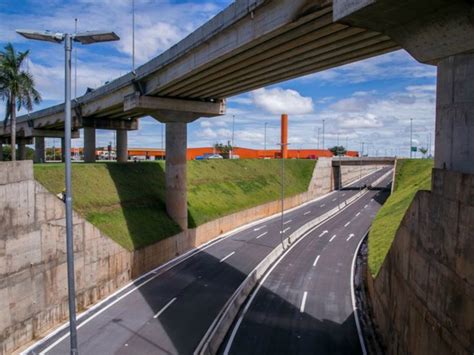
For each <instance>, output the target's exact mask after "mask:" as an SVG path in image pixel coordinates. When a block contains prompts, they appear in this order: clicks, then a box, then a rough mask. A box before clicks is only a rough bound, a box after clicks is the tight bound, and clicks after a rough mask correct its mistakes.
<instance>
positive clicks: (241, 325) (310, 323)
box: [221, 178, 391, 354]
mask: <svg viewBox="0 0 474 355" xmlns="http://www.w3.org/2000/svg"><path fill="white" fill-rule="evenodd" d="M390 180H391V178H390V179H388V178H387V179H386V180H385V181H383V182H382V183H381V185H379V186H387V184H389V182H390ZM387 196H388V192H387V191H380V190H379V191H377V190H371V191H369V193H368V194H366V195H364V196H363V197H362V198H361V199H359V200H357V202H355V203H354V204H352V205H350V206H349V207H348V208H346V209H345V210H343V211H342V212H341V213H339V214H337V215H336V216H335V217H333V218H331V219H329V220H327V221H326V222H324V223H322V224H321V225H320V226H318V227H317V228H316V229H314V230H313V231H312V232H311V233H309V234H308V235H307V236H305V237H304V238H302V239H300V240H299V242H298V243H297V244H295V245H294V246H293V247H292V248H291V249H290V250H289V251H288V252H287V253H286V254H285V255H284V256H283V257H281V258H280V260H279V261H278V262H277V263H275V264H274V266H273V269H271V270H270V271H269V272H268V273H267V275H266V276H265V278H264V280H262V283H261V284H260V285H259V287H258V288H257V289H256V290H255V291H254V292H253V294H252V295H251V296H250V298H249V301H248V302H247V304H246V306H245V307H244V311H243V312H242V314H241V315H240V316H239V318H238V319H237V321H236V322H235V324H234V326H233V328H232V329H231V331H230V334H229V335H228V338H227V339H226V342H225V343H224V345H223V346H222V349H221V351H222V352H223V353H225V354H229V353H230V354H308V353H312V354H316V353H317V354H361V353H363V350H362V345H361V341H360V338H359V333H358V329H357V327H358V326H357V324H356V321H355V314H354V308H353V303H352V302H353V300H352V295H351V292H352V263H353V259H354V254H355V253H356V250H357V248H358V245H359V243H360V241H361V240H362V239H363V238H364V236H365V235H366V233H367V230H368V228H369V227H370V224H371V222H372V220H373V218H374V217H375V215H376V213H377V211H378V210H379V208H380V206H381V204H383V202H384V201H385V199H386V198H387Z"/></svg>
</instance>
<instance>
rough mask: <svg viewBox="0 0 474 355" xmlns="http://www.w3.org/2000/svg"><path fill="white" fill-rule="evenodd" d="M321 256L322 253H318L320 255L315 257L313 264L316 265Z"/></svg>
mask: <svg viewBox="0 0 474 355" xmlns="http://www.w3.org/2000/svg"><path fill="white" fill-rule="evenodd" d="M319 257H320V255H318V256H317V257H316V259H314V263H313V266H316V264H317V263H318V260H319Z"/></svg>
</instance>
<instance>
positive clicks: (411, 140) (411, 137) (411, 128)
mask: <svg viewBox="0 0 474 355" xmlns="http://www.w3.org/2000/svg"><path fill="white" fill-rule="evenodd" d="M412 147H413V118H410V159H411V158H412V156H413V154H412Z"/></svg>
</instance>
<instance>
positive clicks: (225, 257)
mask: <svg viewBox="0 0 474 355" xmlns="http://www.w3.org/2000/svg"><path fill="white" fill-rule="evenodd" d="M234 254H235V251H233V252H232V253H230V254H229V255H227V256H224V257H223V258H222V259H221V260H219V262H220V263H222V262H223V261H225V260H226V259H227V258H230V257H231V256H232V255H234Z"/></svg>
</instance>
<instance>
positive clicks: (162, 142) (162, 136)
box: [161, 123, 165, 160]
mask: <svg viewBox="0 0 474 355" xmlns="http://www.w3.org/2000/svg"><path fill="white" fill-rule="evenodd" d="M164 125H165V124H164V123H162V124H161V160H164V158H165V149H164V135H163V127H164Z"/></svg>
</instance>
